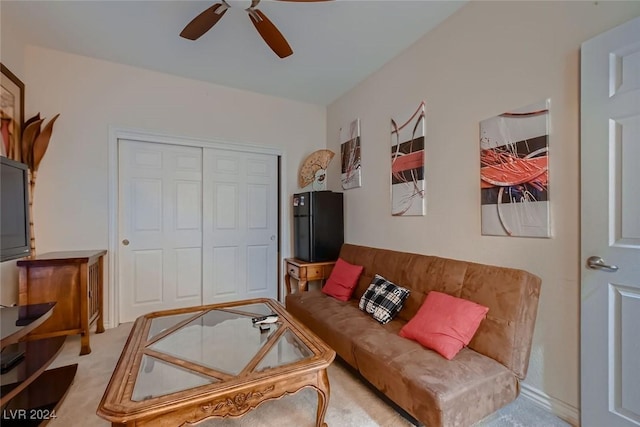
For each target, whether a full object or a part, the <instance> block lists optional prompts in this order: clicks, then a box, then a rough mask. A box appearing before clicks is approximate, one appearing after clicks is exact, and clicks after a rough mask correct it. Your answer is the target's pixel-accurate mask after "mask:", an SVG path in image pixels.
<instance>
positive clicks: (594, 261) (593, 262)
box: [587, 256, 618, 273]
mask: <svg viewBox="0 0 640 427" xmlns="http://www.w3.org/2000/svg"><path fill="white" fill-rule="evenodd" d="M587 267H589V268H590V269H592V270H602V271H607V272H609V273H615V272H616V271H618V266H617V265H607V264H605V263H604V260H603V259H602V258H601V257H599V256H590V257H589V258H587Z"/></svg>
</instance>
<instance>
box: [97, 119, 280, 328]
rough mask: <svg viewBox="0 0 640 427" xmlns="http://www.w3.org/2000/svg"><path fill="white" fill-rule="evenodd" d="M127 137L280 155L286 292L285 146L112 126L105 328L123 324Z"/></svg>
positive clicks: (135, 139)
mask: <svg viewBox="0 0 640 427" xmlns="http://www.w3.org/2000/svg"><path fill="white" fill-rule="evenodd" d="M121 139H127V140H131V141H141V142H150V143H155V144H171V145H183V146H190V147H201V148H213V149H221V150H232V151H239V152H244V153H255V154H267V155H272V156H276V157H277V160H278V200H279V203H278V248H277V262H278V266H277V276H278V277H277V284H278V298H279V299H281V298H282V295H283V284H282V278H281V277H280V276H281V275H282V271H281V268H280V265H281V264H282V262H281V260H282V254H283V253H289V252H290V248H289V246H290V243H289V240H290V239H289V228H290V219H289V218H288V216H287V215H283V214H282V213H283V212H287V211H286V208H287V204H288V198H287V197H283V195H284V194H288V193H287V184H286V183H287V180H286V176H287V174H286V163H287V162H286V154H285V152H284V150H283V149H282V148H278V147H272V146H268V145H257V144H249V143H245V142H238V141H227V140H218V139H202V138H191V137H185V136H176V135H172V134H168V133H160V132H156V131H148V130H142V129H134V128H124V127H119V126H112V125H110V126H109V143H108V149H109V152H108V162H107V164H108V184H109V190H108V193H109V203H108V211H109V226H108V233H109V239H108V240H109V246H108V248H109V252H108V256H107V258H108V267H107V274H108V276H107V280H106V282H105V283H106V284H107V288H106V289H105V290H104V292H105V294H106V298H105V300H106V302H107V306H108V307H107V310H106V311H105V314H106V316H105V317H106V319H105V327H107V328H115V327H117V326H118V325H119V324H120V315H119V301H120V295H119V293H120V283H119V277H118V276H119V275H118V257H119V252H118V250H119V247H120V245H119V242H118V231H119V227H120V223H119V221H118V212H119V209H120V205H119V197H118V144H119V140H121Z"/></svg>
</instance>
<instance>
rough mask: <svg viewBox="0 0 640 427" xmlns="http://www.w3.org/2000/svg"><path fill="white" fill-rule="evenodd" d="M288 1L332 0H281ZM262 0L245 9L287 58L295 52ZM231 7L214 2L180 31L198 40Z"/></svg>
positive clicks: (223, 0)
mask: <svg viewBox="0 0 640 427" xmlns="http://www.w3.org/2000/svg"><path fill="white" fill-rule="evenodd" d="M279 1H288V2H316V1H331V0H279ZM259 3H260V0H251V6H249V7H247V8H246V9H245V11H246V12H247V14H248V15H249V19H251V23H253V26H254V27H256V30H258V33H259V34H260V36H261V37H262V39H263V40H264V41H265V43H266V44H267V46H269V47H270V48H271V50H273V51H274V52H275V54H276V55H278V56H279V57H280V58H286V57H288V56H290V55H292V54H293V50H292V49H291V46H289V43H288V42H287V40H286V39H285V38H284V36H283V35H282V33H281V32H280V31H279V30H278V28H277V27H276V26H275V25H274V24H273V22H271V21H270V20H269V19H268V18H267V17H266V15H265V14H264V13H263V12H262V11H260V10H259V9H258V4H259ZM230 8H231V5H230V4H229V3H228V2H227V1H226V0H221V1H220V2H219V3H216V4H214V5H213V6H211V7H210V8H208V9H206V10H205V11H204V12H202V13H200V14H199V15H198V16H196V17H195V18H193V19H192V20H191V22H189V23H188V24H187V26H186V27H184V29H183V30H182V32H181V33H180V36H181V37H183V38H185V39H189V40H197V39H199V38H200V37H201V36H202V35H203V34H204V33H206V32H207V31H209V30H210V29H211V28H212V27H213V26H214V25H215V24H216V23H217V22H218V21H219V20H220V19H221V18H222V17H223V16H224V14H225V13H226V12H227V10H229V9H230Z"/></svg>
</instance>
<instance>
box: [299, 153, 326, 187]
mask: <svg viewBox="0 0 640 427" xmlns="http://www.w3.org/2000/svg"><path fill="white" fill-rule="evenodd" d="M334 155H335V153H334V152H333V151H331V150H318V151H314V152H313V153H311V154H310V155H309V156H308V157H307V158H306V159H305V160H304V162H302V166H300V172H299V173H298V185H299V186H300V188H304V187H306V186H307V185H313V186H312V188H313V190H314V191H321V190H326V189H327V168H328V167H329V162H331V159H333V156H334Z"/></svg>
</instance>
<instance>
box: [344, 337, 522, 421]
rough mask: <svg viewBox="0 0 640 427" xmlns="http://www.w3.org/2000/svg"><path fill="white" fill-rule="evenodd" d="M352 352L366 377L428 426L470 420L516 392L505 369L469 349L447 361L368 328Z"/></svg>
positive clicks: (414, 344) (499, 404) (426, 350)
mask: <svg viewBox="0 0 640 427" xmlns="http://www.w3.org/2000/svg"><path fill="white" fill-rule="evenodd" d="M353 353H354V357H355V359H356V363H357V366H358V369H359V371H360V374H361V375H362V376H363V377H364V378H365V379H366V380H367V381H369V382H370V383H372V384H373V385H374V386H375V387H376V388H377V389H379V390H381V391H382V392H383V393H385V394H386V395H387V396H389V397H390V398H391V399H392V400H393V401H394V402H395V403H396V404H398V405H399V406H400V407H402V408H403V409H405V410H406V411H407V412H408V413H409V414H411V415H412V416H413V417H415V418H417V419H419V420H420V421H421V422H422V423H424V425H428V426H465V425H469V420H479V419H482V418H484V417H486V416H487V415H489V414H491V413H493V412H495V411H496V410H498V409H499V408H501V407H503V406H504V405H506V404H507V403H509V402H511V401H513V400H514V399H515V398H516V397H517V396H518V392H519V385H518V380H517V379H516V377H515V376H514V375H513V373H512V372H511V371H510V370H509V369H507V368H506V367H505V366H503V365H502V364H500V363H498V362H496V361H495V360H493V359H491V358H488V357H486V356H484V355H482V354H480V353H477V352H475V351H473V350H471V349H469V348H463V349H462V350H461V351H460V353H458V356H457V357H456V358H455V359H453V360H447V359H445V358H443V357H442V356H440V355H439V354H437V353H436V352H434V351H431V350H428V349H425V348H424V347H422V346H421V345H420V344H418V343H417V342H415V341H410V340H407V339H404V338H402V337H400V336H398V335H395V336H390V335H388V334H387V335H384V334H375V333H369V334H365V335H364V336H363V337H362V338H361V339H359V340H358V341H357V344H356V346H355V348H354V349H353Z"/></svg>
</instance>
